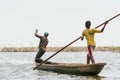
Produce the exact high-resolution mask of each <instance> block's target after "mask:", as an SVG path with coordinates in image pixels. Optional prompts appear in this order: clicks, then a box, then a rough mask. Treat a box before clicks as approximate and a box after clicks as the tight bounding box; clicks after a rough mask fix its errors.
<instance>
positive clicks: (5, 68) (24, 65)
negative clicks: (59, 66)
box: [0, 51, 120, 80]
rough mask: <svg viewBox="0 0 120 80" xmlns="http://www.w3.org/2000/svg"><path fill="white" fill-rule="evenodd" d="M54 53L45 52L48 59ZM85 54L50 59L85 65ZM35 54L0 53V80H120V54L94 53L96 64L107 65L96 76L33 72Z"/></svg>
mask: <svg viewBox="0 0 120 80" xmlns="http://www.w3.org/2000/svg"><path fill="white" fill-rule="evenodd" d="M53 53H54V52H46V54H45V55H44V56H43V57H42V58H43V59H46V58H48V57H49V56H50V55H52V54H53ZM86 54H87V52H60V53H58V54H57V55H56V56H54V57H53V58H51V59H50V61H54V62H64V63H86ZM35 55H36V52H0V80H120V53H115V52H114V53H112V52H99V51H97V52H94V57H95V60H96V62H105V63H107V65H106V66H105V67H104V68H103V70H102V71H101V73H100V74H99V75H98V76H80V75H69V74H60V73H55V72H52V71H49V72H47V71H42V70H33V68H34V67H35V63H34V57H35Z"/></svg>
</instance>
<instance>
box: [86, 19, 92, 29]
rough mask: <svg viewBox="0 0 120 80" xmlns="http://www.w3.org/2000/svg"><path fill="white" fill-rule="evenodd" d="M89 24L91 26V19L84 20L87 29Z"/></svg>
mask: <svg viewBox="0 0 120 80" xmlns="http://www.w3.org/2000/svg"><path fill="white" fill-rule="evenodd" d="M90 26H91V21H89V20H88V21H86V22H85V27H86V28H88V29H89V28H90Z"/></svg>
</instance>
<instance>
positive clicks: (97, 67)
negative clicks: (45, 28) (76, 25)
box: [33, 14, 120, 75]
mask: <svg viewBox="0 0 120 80" xmlns="http://www.w3.org/2000/svg"><path fill="white" fill-rule="evenodd" d="M118 16H120V14H118V15H116V16H114V17H112V18H110V19H108V20H107V21H105V22H103V23H102V24H100V25H98V26H97V27H95V29H97V28H99V27H100V26H102V25H104V27H103V28H102V29H101V30H100V32H103V30H104V28H105V26H106V24H107V23H108V22H110V21H111V20H113V19H114V18H116V17H118ZM83 36H84V35H83ZM83 36H80V37H78V38H77V39H75V40H74V41H72V42H70V43H69V44H68V45H66V46H64V47H63V48H61V49H60V50H58V51H57V52H56V53H54V54H53V55H51V56H50V57H49V58H47V59H46V60H44V61H42V62H41V63H39V64H36V67H35V68H33V70H35V69H42V70H50V71H55V72H58V71H60V70H61V71H62V72H63V73H69V71H68V70H70V69H71V68H72V69H76V70H78V72H79V74H82V73H83V74H84V73H85V74H86V75H97V74H99V72H100V71H101V70H102V69H103V67H104V65H106V63H95V61H94V60H93V59H92V57H93V56H89V58H88V59H91V60H92V63H94V64H67V63H66V64H64V63H52V64H44V63H45V62H47V61H48V60H49V59H50V58H52V57H53V56H55V55H56V54H57V53H59V52H60V51H62V50H64V49H65V48H67V47H68V46H70V45H71V44H73V43H74V42H76V41H78V40H79V39H82V38H83ZM89 50H90V49H89ZM90 51H91V50H90ZM90 51H89V52H90ZM90 54H91V53H90ZM88 61H89V60H88ZM65 65H66V66H65ZM72 65H74V66H72ZM85 66H86V67H85ZM50 67H51V68H50ZM62 68H63V69H66V70H62ZM78 68H79V69H78ZM85 68H86V69H85ZM87 68H89V70H88V69H87ZM92 69H95V72H94V71H93V72H92ZM76 70H75V71H76ZM75 71H74V70H73V71H70V72H72V73H75Z"/></svg>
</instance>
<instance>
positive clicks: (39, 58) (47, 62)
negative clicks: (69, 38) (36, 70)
mask: <svg viewBox="0 0 120 80" xmlns="http://www.w3.org/2000/svg"><path fill="white" fill-rule="evenodd" d="M45 52H46V49H45V48H41V49H39V51H38V53H37V55H36V57H35V62H36V63H41V62H43V61H44V60H42V59H41V57H42V56H43V54H44V53H45ZM45 63H46V64H51V63H52V62H49V61H46V62H45Z"/></svg>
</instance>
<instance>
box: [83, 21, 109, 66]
mask: <svg viewBox="0 0 120 80" xmlns="http://www.w3.org/2000/svg"><path fill="white" fill-rule="evenodd" d="M107 23H108V22H106V23H105V24H104V26H103V28H102V29H101V30H96V29H92V28H90V26H91V21H89V20H88V21H86V22H85V27H86V29H84V30H83V32H82V36H81V40H83V39H84V37H85V38H86V41H87V48H88V54H87V64H89V63H90V60H91V62H92V63H95V60H94V57H93V50H94V49H95V47H96V43H95V40H94V34H95V33H102V32H103V31H104V29H105V26H106V24H107Z"/></svg>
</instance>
